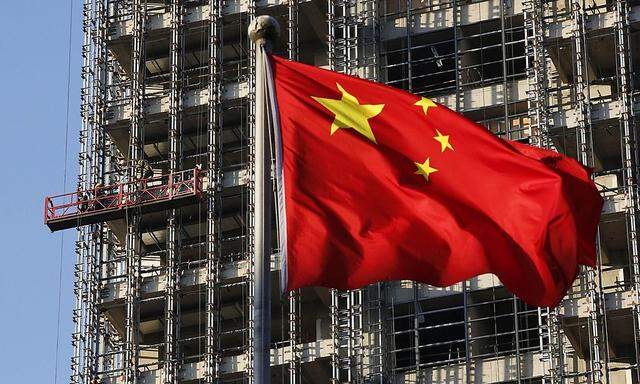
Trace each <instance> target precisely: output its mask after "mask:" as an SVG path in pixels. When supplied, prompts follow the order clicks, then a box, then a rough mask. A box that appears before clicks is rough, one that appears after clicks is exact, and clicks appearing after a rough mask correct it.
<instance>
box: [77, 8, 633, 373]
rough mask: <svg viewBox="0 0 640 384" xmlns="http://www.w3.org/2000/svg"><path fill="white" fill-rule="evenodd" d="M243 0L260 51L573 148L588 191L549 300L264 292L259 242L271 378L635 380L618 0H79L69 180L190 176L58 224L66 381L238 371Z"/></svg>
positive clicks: (245, 57) (245, 283) (246, 327)
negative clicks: (168, 200) (68, 314)
mask: <svg viewBox="0 0 640 384" xmlns="http://www.w3.org/2000/svg"><path fill="white" fill-rule="evenodd" d="M261 14H269V15H272V16H274V17H276V18H277V19H278V20H279V22H280V25H281V27H282V36H281V38H280V41H279V44H278V45H277V46H276V47H275V51H276V53H277V54H280V55H282V56H285V57H288V58H291V59H294V60H298V61H302V62H305V63H309V64H313V65H316V66H322V67H326V68H330V69H333V70H336V71H340V72H346V73H350V74H354V75H357V76H360V77H363V78H367V79H371V80H376V81H380V82H384V83H387V84H389V85H391V86H394V87H398V88H401V89H405V90H408V91H410V92H412V93H416V94H419V95H424V96H427V97H430V98H432V99H433V100H434V101H437V102H439V103H442V104H444V105H447V106H449V107H450V108H452V109H456V110H458V111H459V112H461V113H463V114H465V115H466V116H468V117H469V118H471V119H472V120H475V121H478V122H480V123H482V124H484V125H486V127H487V129H490V130H491V131H492V132H494V133H495V134H496V135H499V136H501V137H504V138H507V139H511V140H518V141H521V142H524V143H529V144H532V145H537V146H542V147H546V148H551V149H555V150H557V151H559V152H562V153H565V154H567V155H569V156H572V157H574V158H576V159H578V160H579V161H581V162H582V163H583V164H586V165H588V166H590V167H593V168H594V170H595V181H596V183H597V185H598V188H599V189H600V190H601V192H602V195H603V197H604V199H605V206H604V208H603V212H602V220H601V223H600V226H599V230H598V239H597V242H598V268H597V269H595V270H590V269H585V270H583V271H582V272H581V274H580V275H579V277H578V279H577V280H576V282H575V284H574V287H573V288H572V290H571V291H570V293H569V294H568V295H567V297H566V298H565V299H564V300H563V302H562V304H561V305H560V306H558V307H557V308H555V309H547V308H534V307H530V306H527V305H526V304H524V303H522V302H521V301H519V300H517V299H516V298H514V297H513V295H511V294H510V293H509V292H507V291H506V290H505V289H504V288H503V287H502V285H501V284H500V282H499V281H498V280H497V279H496V278H495V277H493V276H492V275H483V276H479V277H477V278H474V279H471V280H469V281H466V282H464V283H461V284H457V285H454V286H451V287H448V288H433V287H430V286H425V285H423V284H417V283H414V282H410V281H400V282H387V283H381V284H376V285H373V286H369V287H367V288H365V289H362V290H355V291H348V292H344V291H336V290H327V289H320V288H309V289H302V290H299V291H296V292H293V293H292V294H290V295H288V296H287V297H284V298H283V297H280V296H279V295H278V294H277V292H278V291H279V285H278V284H279V283H278V282H279V277H278V276H279V252H278V246H277V244H274V247H273V257H272V278H273V279H272V280H273V287H272V291H273V292H274V293H273V300H272V340H271V363H272V368H271V375H272V381H273V382H274V383H290V384H294V383H295V384H298V383H398V384H409V383H415V384H418V383H425V384H426V383H572V384H574V383H575V384H577V383H616V384H617V383H621V384H623V383H628V384H631V383H636V384H637V383H640V366H639V365H638V364H639V363H640V362H639V356H640V351H639V347H640V312H639V309H640V302H639V300H638V292H639V290H640V261H639V260H638V244H637V242H638V235H637V228H636V227H637V225H638V218H637V213H636V211H637V208H638V203H639V201H638V190H637V184H636V181H637V177H638V162H637V160H638V151H637V146H636V136H637V127H638V125H637V123H636V116H637V114H638V111H640V104H639V102H640V99H638V97H637V96H638V89H639V88H638V86H637V84H640V82H639V81H638V80H639V79H638V74H639V73H640V61H639V60H640V51H639V50H638V49H639V48H640V41H639V37H640V32H639V31H640V2H637V1H635V0H633V1H632V0H626V1H625V0H590V1H586V0H328V1H327V0H218V1H214V0H209V1H206V0H201V1H198V0H192V1H189V0H165V1H159V0H158V1H154V0H146V1H145V0H84V6H83V32H84V43H83V49H82V59H83V66H82V92H81V96H82V103H81V116H82V127H81V132H80V154H79V176H78V189H79V190H82V191H86V190H91V189H93V188H95V187H96V185H118V184H122V183H127V182H130V183H129V184H126V185H127V187H126V188H130V189H131V190H135V191H138V192H139V191H140V190H141V189H144V188H146V186H141V185H140V183H138V182H137V180H138V179H140V178H141V175H140V172H141V171H140V170H141V169H143V168H144V167H142V168H141V166H140V164H145V165H146V168H144V169H143V171H142V172H143V173H148V175H147V176H151V175H152V174H153V175H155V176H157V177H159V178H162V177H163V176H162V175H177V174H180V172H181V171H186V170H192V169H194V168H196V169H201V172H202V174H203V175H204V179H203V180H204V183H203V185H202V188H203V190H202V193H201V194H200V195H199V196H200V198H199V199H196V200H184V201H182V202H181V203H179V204H178V203H176V204H173V205H167V206H166V207H165V208H163V209H162V210H149V209H145V208H144V207H143V206H142V205H131V206H127V207H126V208H123V209H124V210H125V212H124V214H123V215H120V216H117V217H116V216H114V217H109V219H108V220H107V219H105V220H103V221H97V222H93V223H90V224H87V225H80V226H78V229H77V242H76V254H77V263H76V267H75V294H76V305H75V309H74V311H73V321H74V324H75V330H74V333H73V337H72V345H73V356H72V361H71V368H72V376H71V380H70V381H71V383H74V384H75V383H92V384H93V383H105V384H107V383H108V384H116V383H141V384H142V383H145V384H147V383H167V384H169V383H252V382H253V378H252V355H253V352H254V340H253V334H252V332H253V331H252V325H253V321H254V320H253V317H252V316H253V314H252V307H253V303H254V266H253V264H252V261H251V260H252V253H253V246H254V243H253V238H254V227H253V221H254V220H253V212H254V206H253V202H254V198H255V196H254V188H253V179H252V172H253V168H254V160H255V159H254V131H255V129H254V123H255V118H254V111H255V106H254V99H255V97H254V95H255V92H254V90H255V79H254V62H255V60H254V53H253V51H252V43H251V42H250V41H249V39H248V38H247V27H248V25H249V22H250V21H251V20H252V19H253V18H254V17H255V16H256V15H261ZM151 172H152V173H151ZM168 180H169V181H168V182H169V183H175V182H176V180H177V179H176V178H175V177H174V176H169V179H168ZM121 190H122V188H121ZM495 203H496V204H500V203H501V202H500V196H496V202H495ZM77 224H84V223H81V222H80V221H78V222H77Z"/></svg>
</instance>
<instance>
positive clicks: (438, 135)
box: [433, 129, 453, 152]
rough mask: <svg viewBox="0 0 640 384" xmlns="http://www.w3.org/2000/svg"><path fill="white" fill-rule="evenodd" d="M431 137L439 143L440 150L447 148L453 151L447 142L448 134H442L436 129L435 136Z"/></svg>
mask: <svg viewBox="0 0 640 384" xmlns="http://www.w3.org/2000/svg"><path fill="white" fill-rule="evenodd" d="M433 138H434V139H436V140H437V141H438V142H439V143H440V149H441V151H442V152H444V151H445V150H446V149H447V148H449V149H450V150H452V151H453V147H452V146H451V143H450V142H449V135H443V134H442V133H440V131H438V130H437V129H436V136H434V137H433Z"/></svg>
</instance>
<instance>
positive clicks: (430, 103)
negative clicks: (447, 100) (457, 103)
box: [413, 97, 438, 115]
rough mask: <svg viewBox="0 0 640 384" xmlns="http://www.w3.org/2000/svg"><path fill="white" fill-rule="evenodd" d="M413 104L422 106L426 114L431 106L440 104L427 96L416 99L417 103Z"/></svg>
mask: <svg viewBox="0 0 640 384" xmlns="http://www.w3.org/2000/svg"><path fill="white" fill-rule="evenodd" d="M413 105H418V106H420V107H422V111H423V112H424V114H425V115H426V114H427V111H428V110H429V108H431V107H437V106H438V104H436V103H434V102H433V101H431V100H430V99H427V98H426V97H422V98H421V99H420V100H418V101H416V103H415V104H413Z"/></svg>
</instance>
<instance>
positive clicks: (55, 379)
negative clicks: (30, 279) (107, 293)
mask: <svg viewBox="0 0 640 384" xmlns="http://www.w3.org/2000/svg"><path fill="white" fill-rule="evenodd" d="M72 37H73V0H70V1H69V38H68V41H67V95H66V96H67V97H66V112H65V121H64V163H63V169H64V171H63V176H62V190H63V191H64V192H66V190H67V189H66V187H67V159H68V152H69V101H70V94H71V43H72ZM63 255H64V231H61V232H60V260H59V261H58V314H57V317H56V319H57V324H56V352H55V367H54V371H53V383H54V384H57V383H58V352H59V348H60V313H61V306H62V271H63V268H62V265H63V264H62V261H63Z"/></svg>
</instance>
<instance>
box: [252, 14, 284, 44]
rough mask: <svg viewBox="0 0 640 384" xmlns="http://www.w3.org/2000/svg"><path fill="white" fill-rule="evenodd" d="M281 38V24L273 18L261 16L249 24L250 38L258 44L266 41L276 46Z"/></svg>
mask: <svg viewBox="0 0 640 384" xmlns="http://www.w3.org/2000/svg"><path fill="white" fill-rule="evenodd" d="M279 36H280V24H278V21H277V20H276V19H275V18H274V17H271V16H268V15H261V16H258V17H256V18H255V19H253V20H252V21H251V23H250V24H249V38H250V39H251V40H252V41H253V42H254V43H258V42H260V41H264V42H265V43H267V44H271V45H273V44H275V42H276V41H277V40H278V37H279Z"/></svg>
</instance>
